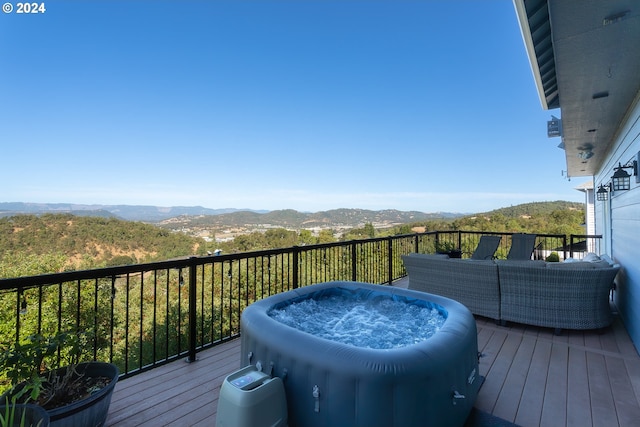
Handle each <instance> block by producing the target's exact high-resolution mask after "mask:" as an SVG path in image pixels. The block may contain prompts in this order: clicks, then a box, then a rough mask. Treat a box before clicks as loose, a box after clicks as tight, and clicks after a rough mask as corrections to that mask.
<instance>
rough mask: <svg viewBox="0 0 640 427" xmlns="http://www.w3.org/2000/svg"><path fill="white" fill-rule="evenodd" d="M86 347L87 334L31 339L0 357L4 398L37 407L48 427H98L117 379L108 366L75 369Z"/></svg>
mask: <svg viewBox="0 0 640 427" xmlns="http://www.w3.org/2000/svg"><path fill="white" fill-rule="evenodd" d="M87 341H88V334H87V333H69V332H59V333H57V334H56V335H54V336H52V337H45V336H43V335H40V334H36V335H32V336H30V337H28V339H27V341H26V342H24V343H14V344H13V345H11V346H9V347H8V348H7V349H5V350H3V351H2V352H0V368H2V370H3V372H4V373H5V374H6V376H7V377H8V379H9V380H10V381H11V385H12V386H11V388H10V389H9V390H8V391H6V392H5V393H4V398H5V399H11V400H12V402H14V403H18V404H21V403H33V404H35V405H38V406H41V407H42V408H44V409H45V410H46V411H47V413H48V415H49V418H50V425H51V426H53V427H55V426H64V427H84V426H101V425H103V424H104V422H105V421H106V419H107V412H108V410H109V404H110V403H111V395H112V394H113V389H114V387H115V385H116V382H117V381H118V374H119V373H118V368H117V366H116V365H114V364H112V363H103V362H97V361H90V362H83V363H80V362H79V361H80V360H81V357H82V355H83V353H84V348H85V346H86V343H87ZM5 401H6V400H5Z"/></svg>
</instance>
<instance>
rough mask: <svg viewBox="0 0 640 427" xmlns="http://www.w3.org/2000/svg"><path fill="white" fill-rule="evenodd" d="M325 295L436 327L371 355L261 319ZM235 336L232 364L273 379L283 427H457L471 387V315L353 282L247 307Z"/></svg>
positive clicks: (474, 352) (474, 374)
mask: <svg viewBox="0 0 640 427" xmlns="http://www.w3.org/2000/svg"><path fill="white" fill-rule="evenodd" d="M332 295H343V296H344V295H353V296H354V297H355V298H360V299H361V298H378V299H379V298H381V297H384V298H389V299H392V300H394V301H401V302H404V303H406V304H408V305H409V306H420V307H431V308H433V309H435V310H436V311H437V312H438V313H439V314H440V315H441V316H442V317H443V318H444V319H445V320H444V322H443V323H442V325H441V326H439V329H438V330H437V331H436V332H435V333H434V334H433V335H432V336H430V337H429V338H426V339H422V338H420V339H416V341H417V342H415V343H411V344H407V345H402V346H399V347H394V348H384V349H381V348H368V347H358V346H356V345H352V344H345V343H342V342H337V341H333V340H330V339H326V338H321V337H319V336H316V335H313V334H311V333H308V332H304V331H302V330H300V329H299V328H296V327H293V326H288V325H286V324H284V323H281V322H280V321H278V320H275V319H274V318H273V317H272V316H271V315H270V313H271V312H272V311H274V310H279V309H281V308H283V307H286V306H288V305H291V304H294V303H298V302H300V301H303V300H307V299H319V298H326V297H327V296H329V297H331V296H332ZM241 337H242V338H241V354H242V356H241V357H242V360H241V366H248V365H255V366H257V367H258V368H259V369H261V370H262V371H263V372H266V373H268V374H269V375H272V376H278V377H280V378H282V380H283V382H284V386H285V394H286V400H287V407H288V418H289V426H290V427H303V426H305V427H306V426H309V427H313V426H318V427H325V426H332V427H335V426H363V427H374V426H381V427H390V426H422V427H424V426H434V427H442V426H462V425H464V422H465V420H466V418H467V417H468V415H469V413H470V411H471V408H472V407H473V404H474V402H475V400H476V396H477V393H478V389H479V387H480V382H481V381H480V378H479V375H478V344H477V331H476V323H475V319H474V318H473V316H472V314H471V312H469V310H468V309H467V308H466V307H464V306H463V305H462V304H460V303H458V302H456V301H453V300H450V299H448V298H443V297H440V296H437V295H432V294H427V293H423V292H417V291H411V290H407V289H400V288H393V287H389V286H380V285H371V284H367V283H357V282H328V283H322V284H317V285H312V286H308V287H305V288H300V289H296V290H293V291H289V292H285V293H282V294H278V295H274V296H271V297H269V298H266V299H264V300H261V301H258V302H256V303H254V304H252V305H250V306H249V307H247V308H246V309H245V310H244V312H243V313H242V319H241Z"/></svg>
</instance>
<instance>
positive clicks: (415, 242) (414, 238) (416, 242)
mask: <svg viewBox="0 0 640 427" xmlns="http://www.w3.org/2000/svg"><path fill="white" fill-rule="evenodd" d="M413 241H414V245H415V247H414V249H415V250H414V252H415V253H418V249H419V245H418V242H419V241H420V235H419V234H418V233H416V234H415V235H414V236H413Z"/></svg>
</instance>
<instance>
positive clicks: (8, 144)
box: [0, 0, 586, 212]
mask: <svg viewBox="0 0 640 427" xmlns="http://www.w3.org/2000/svg"><path fill="white" fill-rule="evenodd" d="M11 3H13V5H14V7H15V6H16V2H11ZM45 6H46V12H45V13H44V14H38V15H33V14H30V15H25V14H22V15H20V14H16V13H15V10H14V12H12V13H10V14H6V13H2V14H0V82H2V87H1V88H0V141H1V142H0V145H1V146H2V150H1V152H2V154H1V156H2V172H3V179H2V184H0V185H1V189H0V201H6V202H15V201H21V202H50V203H54V202H69V203H78V204H137V205H158V206H195V205H199V206H205V207H208V208H214V209H215V208H228V207H234V208H251V209H268V210H275V209H296V210H299V211H320V210H328V209H334V208H363V209H398V210H417V211H423V212H435V211H450V212H480V211H487V210H490V209H494V208H499V207H504V206H510V205H516V204H520V203H527V202H533V201H552V200H571V201H578V202H581V201H583V195H582V193H581V192H578V191H576V190H575V189H574V188H575V187H576V186H577V185H579V184H580V183H582V182H584V181H585V180H586V178H576V179H572V180H571V181H567V180H566V179H565V178H563V177H562V174H561V171H562V170H563V169H565V159H564V152H563V151H562V150H560V149H558V148H557V145H558V144H559V142H560V141H559V139H557V138H554V139H549V138H547V136H546V121H547V120H549V119H550V117H551V114H555V115H556V116H559V111H558V110H555V111H544V110H543V109H542V107H541V106H540V101H539V99H538V96H537V92H536V89H535V85H534V80H533V77H532V73H531V70H530V67H529V62H528V60H527V56H526V52H525V48H524V44H523V41H522V37H521V35H520V30H519V27H518V22H517V19H516V15H515V11H514V7H513V4H512V3H511V1H508V0H487V1H417V0H414V1H402V0H393V1H392V0H389V1H382V0H378V1H365V0H358V1H348V0H329V1H326V0H325V1H320V0H317V1H304V0H299V1H294V0H288V1H284V0H283V1H268V0H262V1H257V0H256V1H240V0H235V1H221V0H218V1H178V0H171V1H153V2H151V1H91V2H81V1H53V0H50V1H46V2H45Z"/></svg>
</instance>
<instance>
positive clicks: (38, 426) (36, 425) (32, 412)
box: [0, 403, 50, 427]
mask: <svg viewBox="0 0 640 427" xmlns="http://www.w3.org/2000/svg"><path fill="white" fill-rule="evenodd" d="M13 406H15V412H14V419H13V424H10V425H8V427H20V426H24V427H49V425H50V421H49V414H48V413H47V411H45V410H44V408H42V407H41V406H38V405H28V404H22V403H17V404H15V405H13ZM5 410H6V406H5V405H0V414H2V415H4V414H5ZM23 414H24V423H22V421H23V418H22V416H23Z"/></svg>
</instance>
